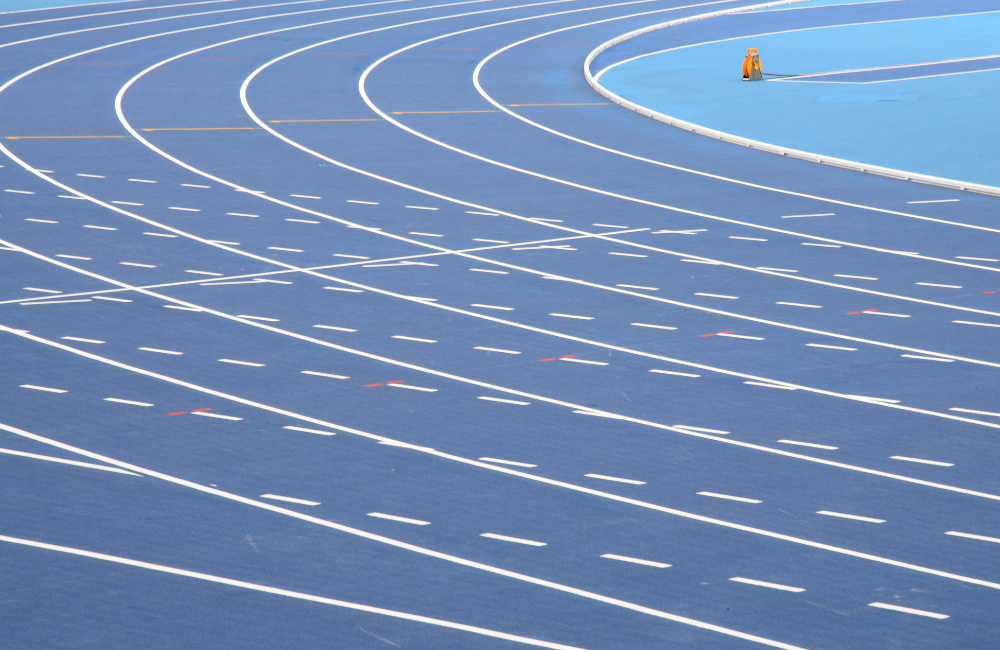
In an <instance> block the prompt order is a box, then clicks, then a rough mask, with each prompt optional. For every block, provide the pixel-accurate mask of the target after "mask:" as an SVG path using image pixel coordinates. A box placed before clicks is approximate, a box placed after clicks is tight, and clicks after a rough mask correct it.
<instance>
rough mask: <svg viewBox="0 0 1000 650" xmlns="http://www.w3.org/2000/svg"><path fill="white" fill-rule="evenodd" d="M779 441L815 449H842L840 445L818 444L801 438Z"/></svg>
mask: <svg viewBox="0 0 1000 650" xmlns="http://www.w3.org/2000/svg"><path fill="white" fill-rule="evenodd" d="M778 442H781V443H784V444H786V445H798V446H800V447H813V448H814V449H829V450H830V451H834V450H837V449H840V447H833V446H830V445H817V444H816V443H815V442H801V441H799V440H779V441H778Z"/></svg>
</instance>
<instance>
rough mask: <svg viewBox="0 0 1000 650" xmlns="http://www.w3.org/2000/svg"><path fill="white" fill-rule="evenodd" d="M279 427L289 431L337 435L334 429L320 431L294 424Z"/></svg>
mask: <svg viewBox="0 0 1000 650" xmlns="http://www.w3.org/2000/svg"><path fill="white" fill-rule="evenodd" d="M281 428H282V429H288V430H289V431H302V432H304V433H315V434H318V435H321V436H335V435H337V432H336V431H320V430H319V429H308V428H306V427H296V426H292V425H288V426H287V427H281Z"/></svg>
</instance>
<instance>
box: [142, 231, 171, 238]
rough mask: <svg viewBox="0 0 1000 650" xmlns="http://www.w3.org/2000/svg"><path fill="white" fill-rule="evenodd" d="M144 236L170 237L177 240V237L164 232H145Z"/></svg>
mask: <svg viewBox="0 0 1000 650" xmlns="http://www.w3.org/2000/svg"><path fill="white" fill-rule="evenodd" d="M142 234H144V235H149V236H151V237H170V238H171V239H177V235H168V234H166V233H162V232H144V233H142Z"/></svg>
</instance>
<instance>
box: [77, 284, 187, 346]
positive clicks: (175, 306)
mask: <svg viewBox="0 0 1000 650" xmlns="http://www.w3.org/2000/svg"><path fill="white" fill-rule="evenodd" d="M94 297H95V298H97V296H94ZM163 308H164V309H180V310H183V311H201V310H200V309H198V308H196V307H181V306H180V305H163ZM139 349H140V350H141V349H142V348H139Z"/></svg>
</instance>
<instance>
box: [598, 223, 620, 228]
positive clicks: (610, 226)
mask: <svg viewBox="0 0 1000 650" xmlns="http://www.w3.org/2000/svg"><path fill="white" fill-rule="evenodd" d="M594 225H595V226H597V227H598V228H628V226H613V225H611V224H610V223H595V224H594Z"/></svg>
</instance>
